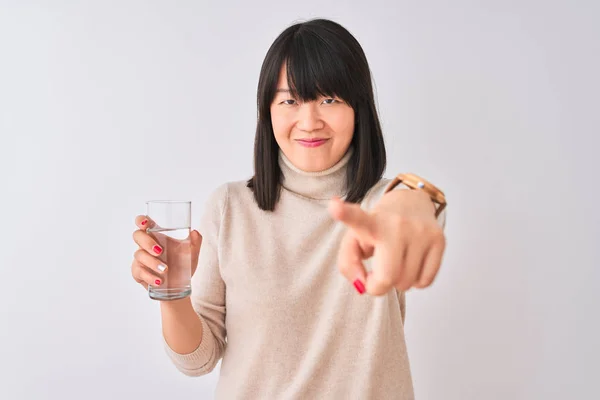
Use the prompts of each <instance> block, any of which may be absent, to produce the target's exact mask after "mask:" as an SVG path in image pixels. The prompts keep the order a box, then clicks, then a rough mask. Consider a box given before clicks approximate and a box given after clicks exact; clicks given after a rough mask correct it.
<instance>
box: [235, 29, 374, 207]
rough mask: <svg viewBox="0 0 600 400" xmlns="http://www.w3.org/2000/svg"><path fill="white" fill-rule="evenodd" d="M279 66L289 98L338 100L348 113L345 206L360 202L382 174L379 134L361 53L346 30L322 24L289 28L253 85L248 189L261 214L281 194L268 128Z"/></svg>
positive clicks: (367, 70)
mask: <svg viewBox="0 0 600 400" xmlns="http://www.w3.org/2000/svg"><path fill="white" fill-rule="evenodd" d="M284 63H285V65H286V67H287V80H288V85H289V89H290V92H291V95H292V96H293V97H294V98H297V99H300V100H302V101H312V100H316V99H317V97H319V96H337V97H339V98H341V99H342V100H344V101H345V102H346V103H347V104H349V105H350V106H351V107H352V108H353V110H354V115H355V117H354V118H355V121H354V122H355V123H354V134H353V137H352V142H351V144H350V146H353V147H354V151H353V153H352V156H351V158H350V160H349V162H348V169H347V171H348V173H347V176H346V179H347V180H346V187H347V189H348V191H347V195H346V201H349V202H353V203H358V202H360V201H361V200H362V199H363V198H364V197H365V195H366V194H367V192H368V191H369V189H371V187H373V185H375V184H376V183H377V182H378V181H379V180H380V179H381V177H382V175H383V171H384V170H385V165H386V151H385V145H384V141H383V134H382V131H381V124H380V122H379V117H378V115H377V110H376V107H375V98H374V94H373V85H372V82H371V71H370V68H369V64H368V62H367V58H366V56H365V53H364V51H363V49H362V47H361V46H360V44H359V43H358V41H357V40H356V39H355V38H354V36H352V34H351V33H350V32H348V30H346V29H345V28H344V27H343V26H341V25H340V24H338V23H336V22H333V21H330V20H326V19H314V20H310V21H307V22H302V23H298V24H295V25H292V26H290V27H289V28H287V29H286V30H284V31H283V32H282V33H281V34H280V35H279V36H278V37H277V39H275V41H274V42H273V44H272V45H271V47H270V48H269V50H268V52H267V55H266V57H265V59H264V61H263V64H262V68H261V71H260V77H259V80H258V92H257V105H258V120H257V124H256V136H255V139H254V176H253V177H252V178H251V179H250V180H248V182H247V186H248V187H249V188H250V189H252V191H253V193H254V198H255V200H256V202H257V204H258V206H259V207H260V208H261V209H263V210H267V211H273V210H274V209H275V206H276V204H277V201H278V200H279V195H280V192H281V168H280V166H279V160H278V158H279V146H278V145H277V142H276V141H275V136H274V133H273V126H272V124H271V103H272V102H273V99H274V96H275V94H276V89H277V82H278V78H279V72H280V70H281V67H282V66H283V65H284Z"/></svg>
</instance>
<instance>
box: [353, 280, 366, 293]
mask: <svg viewBox="0 0 600 400" xmlns="http://www.w3.org/2000/svg"><path fill="white" fill-rule="evenodd" d="M354 287H355V288H356V291H357V292H358V293H360V294H363V293H364V292H365V285H364V284H363V283H362V282H361V281H360V279H357V280H355V281H354Z"/></svg>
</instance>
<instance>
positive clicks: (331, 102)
mask: <svg viewBox="0 0 600 400" xmlns="http://www.w3.org/2000/svg"><path fill="white" fill-rule="evenodd" d="M336 101H337V100H336V99H325V100H323V103H325V104H333V103H335V102H336Z"/></svg>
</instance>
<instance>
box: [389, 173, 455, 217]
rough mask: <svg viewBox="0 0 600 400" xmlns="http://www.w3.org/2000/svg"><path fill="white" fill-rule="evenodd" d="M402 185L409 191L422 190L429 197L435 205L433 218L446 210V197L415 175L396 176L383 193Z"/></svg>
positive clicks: (429, 183) (432, 185)
mask: <svg viewBox="0 0 600 400" xmlns="http://www.w3.org/2000/svg"><path fill="white" fill-rule="evenodd" d="M401 183H402V184H404V185H406V186H408V187H409V188H411V189H415V190H419V189H420V190H423V191H425V193H427V194H428V195H429V197H431V200H432V201H433V203H434V204H435V205H436V211H435V217H436V218H437V217H438V216H439V215H440V214H441V213H442V211H444V208H446V196H445V195H444V192H442V191H441V190H440V189H438V188H437V187H436V186H435V185H434V184H432V183H431V182H428V181H427V180H425V179H424V178H421V177H420V176H418V175H415V174H399V175H397V176H396V177H395V178H394V179H393V180H392V182H391V183H390V184H389V185H388V187H387V188H386V190H385V192H386V193H387V192H389V191H390V190H392V189H394V188H395V187H396V186H398V185H399V184H401Z"/></svg>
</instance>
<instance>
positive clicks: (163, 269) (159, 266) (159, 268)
mask: <svg viewBox="0 0 600 400" xmlns="http://www.w3.org/2000/svg"><path fill="white" fill-rule="evenodd" d="M156 268H158V270H159V271H160V272H164V271H165V269H167V267H165V266H164V265H162V264H158V267H156Z"/></svg>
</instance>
